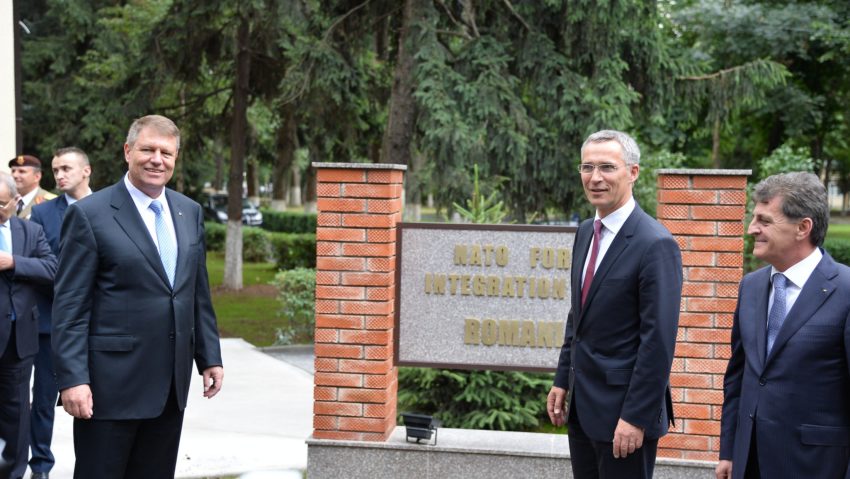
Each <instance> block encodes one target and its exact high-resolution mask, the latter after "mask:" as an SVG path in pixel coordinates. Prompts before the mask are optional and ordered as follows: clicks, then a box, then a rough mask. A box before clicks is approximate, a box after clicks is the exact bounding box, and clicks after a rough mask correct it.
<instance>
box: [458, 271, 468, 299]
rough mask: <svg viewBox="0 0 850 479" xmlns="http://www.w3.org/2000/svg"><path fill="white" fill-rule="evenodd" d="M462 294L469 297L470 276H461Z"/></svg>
mask: <svg viewBox="0 0 850 479" xmlns="http://www.w3.org/2000/svg"><path fill="white" fill-rule="evenodd" d="M460 294H462V295H464V296H469V275H468V274H462V275H460Z"/></svg>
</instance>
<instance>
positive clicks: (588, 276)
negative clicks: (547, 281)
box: [581, 220, 602, 306]
mask: <svg viewBox="0 0 850 479" xmlns="http://www.w3.org/2000/svg"><path fill="white" fill-rule="evenodd" d="M601 239H602V220H596V221H594V222H593V246H591V250H590V261H589V262H588V263H587V272H586V273H585V274H584V283H582V285H581V305H582V306H584V301H585V300H586V299H587V292H588V291H590V283H592V282H593V274H594V273H595V270H596V257H597V256H599V241H600V240H601Z"/></svg>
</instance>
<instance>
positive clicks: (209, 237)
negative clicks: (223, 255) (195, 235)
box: [204, 221, 227, 251]
mask: <svg viewBox="0 0 850 479" xmlns="http://www.w3.org/2000/svg"><path fill="white" fill-rule="evenodd" d="M204 230H205V236H206V243H207V251H224V242H225V239H226V237H227V226H225V225H222V224H219V223H213V222H212V221H207V222H205V223H204Z"/></svg>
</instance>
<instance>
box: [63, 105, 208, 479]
mask: <svg viewBox="0 0 850 479" xmlns="http://www.w3.org/2000/svg"><path fill="white" fill-rule="evenodd" d="M179 148H180V131H179V130H178V129H177V126H176V125H174V123H173V122H172V121H171V120H169V119H168V118H165V117H162V116H157V115H150V116H145V117H142V118H139V119H138V120H136V121H135V122H133V124H132V126H131V127H130V131H129V133H128V134H127V142H126V143H125V144H124V157H125V159H126V161H127V165H128V173H127V175H126V176H124V178H122V179H121V181H119V182H118V183H117V184H115V185H112V186H110V187H108V188H105V189H103V190H100V191H98V192H97V193H94V194H92V195H90V196H88V197H86V198H84V199H82V200H80V201H78V202H77V203H74V204H73V205H71V206H69V207H68V209H67V212H66V214H65V220H64V223H63V224H62V233H61V243H60V249H61V251H62V257H61V259H60V262H59V271H58V273H57V276H56V291H55V297H54V303H53V351H54V366H55V369H56V377H57V383H58V386H59V391H60V398H61V400H62V405H63V406H64V408H65V411H67V412H68V413H69V414H71V415H72V416H74V417H75V420H74V449H75V454H76V467H75V471H74V477H75V478H78V479H81V478H86V479H99V478H103V479H113V478H153V477H157V478H158V477H173V476H174V469H175V466H176V462H177V449H178V446H179V443H180V431H181V428H182V424H183V410H184V408H185V407H186V401H187V397H188V393H189V382H190V380H191V374H192V361H193V359H194V362H195V363H196V365H197V368H198V371H199V373H201V374H202V375H203V383H204V396H205V397H207V398H211V397H213V396H215V395H216V393H218V391H219V390H220V389H221V386H222V380H223V378H224V370H223V368H222V366H221V365H222V360H221V350H220V347H219V336H218V329H217V326H216V320H215V313H214V312H213V309H212V302H211V300H210V291H209V283H208V278H207V269H206V253H205V245H204V229H203V212H202V210H201V207H200V205H198V204H197V203H195V202H194V201H192V200H190V199H189V198H186V197H185V196H183V195H181V194H179V193H177V192H175V191H172V190H170V189H167V188H165V185H166V183H167V182H168V181H169V179H171V176H172V174H173V173H174V165H175V163H176V161H177V155H178V151H179Z"/></svg>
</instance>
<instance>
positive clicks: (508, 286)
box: [502, 276, 516, 298]
mask: <svg viewBox="0 0 850 479" xmlns="http://www.w3.org/2000/svg"><path fill="white" fill-rule="evenodd" d="M502 296H510V297H512V298H515V297H516V281H514V279H513V278H512V277H510V276H505V277H504V278H502Z"/></svg>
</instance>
